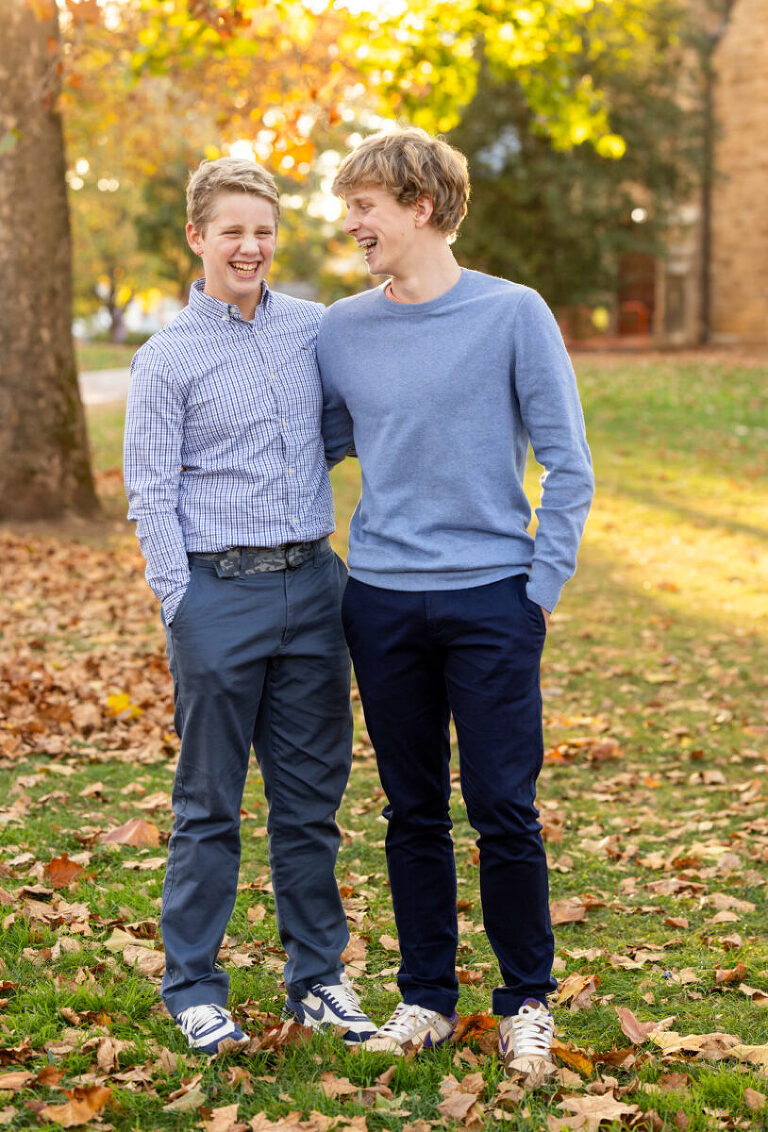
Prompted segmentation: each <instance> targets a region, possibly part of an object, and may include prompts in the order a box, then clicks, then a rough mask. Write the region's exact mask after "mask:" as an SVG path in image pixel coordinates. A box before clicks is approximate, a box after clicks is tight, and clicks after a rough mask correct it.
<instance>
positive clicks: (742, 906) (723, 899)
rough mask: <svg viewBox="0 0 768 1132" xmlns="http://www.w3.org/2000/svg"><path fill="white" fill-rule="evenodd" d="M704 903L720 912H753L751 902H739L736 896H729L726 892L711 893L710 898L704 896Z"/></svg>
mask: <svg viewBox="0 0 768 1132" xmlns="http://www.w3.org/2000/svg"><path fill="white" fill-rule="evenodd" d="M704 903H705V904H711V905H712V906H713V907H714V908H717V909H718V911H720V912H723V911H726V912H754V910H755V905H754V904H753V903H752V901H751V900H739V898H738V897H737V896H729V895H728V894H727V893H726V892H713V893H712V894H711V895H710V896H705V898H704Z"/></svg>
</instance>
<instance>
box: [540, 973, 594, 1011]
mask: <svg viewBox="0 0 768 1132" xmlns="http://www.w3.org/2000/svg"><path fill="white" fill-rule="evenodd" d="M599 983H600V977H599V975H568V977H567V978H565V979H563V981H562V982H561V983H560V986H559V987H558V988H557V991H556V992H555V994H554V995H553V996H552V1001H553V1003H554V1005H555V1006H567V1007H568V1008H569V1009H570V1010H571V1011H576V1010H589V1008H590V1007H591V1006H592V996H593V994H594V993H595V991H596V990H597V987H598V985H599Z"/></svg>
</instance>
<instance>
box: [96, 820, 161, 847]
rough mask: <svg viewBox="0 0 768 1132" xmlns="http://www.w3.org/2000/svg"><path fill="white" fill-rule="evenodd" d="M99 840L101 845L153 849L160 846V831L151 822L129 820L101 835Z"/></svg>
mask: <svg viewBox="0 0 768 1132" xmlns="http://www.w3.org/2000/svg"><path fill="white" fill-rule="evenodd" d="M99 840H100V841H101V843H102V845H136V846H142V845H146V846H151V847H153V848H154V847H155V846H157V845H159V844H160V830H159V829H158V828H157V826H156V825H153V823H152V822H151V821H144V819H143V818H131V820H130V821H127V822H125V824H124V825H120V826H118V827H117V829H111V830H109V832H108V833H102V835H101V837H100V838H99Z"/></svg>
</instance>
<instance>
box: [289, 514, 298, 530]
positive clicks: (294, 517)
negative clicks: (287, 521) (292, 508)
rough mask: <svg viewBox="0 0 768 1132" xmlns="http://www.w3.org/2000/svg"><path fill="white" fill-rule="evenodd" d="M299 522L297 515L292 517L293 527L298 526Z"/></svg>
mask: <svg viewBox="0 0 768 1132" xmlns="http://www.w3.org/2000/svg"><path fill="white" fill-rule="evenodd" d="M297 522H298V519H297V518H296V516H295V515H291V526H292V527H295V526H296V524H297Z"/></svg>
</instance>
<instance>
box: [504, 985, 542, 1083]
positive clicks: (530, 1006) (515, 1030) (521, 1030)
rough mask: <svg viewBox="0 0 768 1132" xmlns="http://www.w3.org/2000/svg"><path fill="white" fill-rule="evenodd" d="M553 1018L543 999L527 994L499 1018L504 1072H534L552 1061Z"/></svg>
mask: <svg viewBox="0 0 768 1132" xmlns="http://www.w3.org/2000/svg"><path fill="white" fill-rule="evenodd" d="M554 1031H555V1020H554V1018H553V1017H552V1015H551V1014H550V1013H549V1011H548V1010H547V1008H546V1006H545V1005H544V1003H543V1002H539V1001H538V1000H537V999H535V998H527V999H526V1000H525V1002H524V1003H523V1005H522V1006H521V1007H520V1009H519V1010H518V1012H517V1014H507V1015H506V1016H505V1017H503V1018H501V1019H500V1021H499V1055H500V1057H501V1060H502V1061H503V1062H504V1070H505V1072H506V1073H508V1074H511V1073H534V1072H536V1071H537V1070H539V1071H541V1070H544V1069H546V1068H547V1067H548V1066H550V1065H551V1063H552V1054H551V1049H552V1036H553V1034H554Z"/></svg>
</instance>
